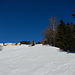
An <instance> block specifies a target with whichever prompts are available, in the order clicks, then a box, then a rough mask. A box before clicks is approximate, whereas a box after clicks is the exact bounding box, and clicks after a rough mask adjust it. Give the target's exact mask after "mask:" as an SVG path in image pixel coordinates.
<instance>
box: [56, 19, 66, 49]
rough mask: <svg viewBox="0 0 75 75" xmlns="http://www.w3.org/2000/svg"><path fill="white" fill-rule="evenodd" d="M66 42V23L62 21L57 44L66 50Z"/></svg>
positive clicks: (58, 29) (58, 30) (59, 26)
mask: <svg viewBox="0 0 75 75" xmlns="http://www.w3.org/2000/svg"><path fill="white" fill-rule="evenodd" d="M64 40H65V23H64V22H63V20H62V19H61V20H60V24H59V25H58V28H57V37H56V44H57V45H58V46H59V47H60V48H62V49H63V48H65V44H64Z"/></svg>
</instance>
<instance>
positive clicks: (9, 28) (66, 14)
mask: <svg viewBox="0 0 75 75" xmlns="http://www.w3.org/2000/svg"><path fill="white" fill-rule="evenodd" d="M73 10H75V0H0V42H16V43H17V42H20V41H32V40H35V41H36V42H38V41H40V40H42V36H41V32H42V31H43V30H44V29H45V28H46V27H47V26H48V23H49V18H50V17H51V16H52V17H54V16H56V17H57V19H58V23H59V21H60V19H63V21H64V22H65V23H67V22H69V23H71V22H72V23H75V19H74V18H73V17H72V16H71V14H73V13H74V12H73Z"/></svg>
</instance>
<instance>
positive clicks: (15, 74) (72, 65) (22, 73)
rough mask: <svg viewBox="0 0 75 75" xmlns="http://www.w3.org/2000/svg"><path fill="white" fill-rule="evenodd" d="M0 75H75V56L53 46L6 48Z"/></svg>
mask: <svg viewBox="0 0 75 75" xmlns="http://www.w3.org/2000/svg"><path fill="white" fill-rule="evenodd" d="M0 75H75V54H72V53H69V54H67V53H66V52H60V51H59V49H58V48H56V47H52V46H48V45H47V46H43V45H36V46H33V47H29V46H27V45H26V46H24V45H23V46H11V45H10V46H9V45H8V46H5V47H3V50H2V51H0Z"/></svg>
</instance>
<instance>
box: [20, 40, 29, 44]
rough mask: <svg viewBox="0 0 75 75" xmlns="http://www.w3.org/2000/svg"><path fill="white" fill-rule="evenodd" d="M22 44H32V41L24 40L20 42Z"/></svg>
mask: <svg viewBox="0 0 75 75" xmlns="http://www.w3.org/2000/svg"><path fill="white" fill-rule="evenodd" d="M20 43H21V44H30V42H29V41H28V42H27V41H22V42H20Z"/></svg>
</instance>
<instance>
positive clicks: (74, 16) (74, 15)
mask: <svg viewBox="0 0 75 75" xmlns="http://www.w3.org/2000/svg"><path fill="white" fill-rule="evenodd" d="M74 12H75V10H74ZM72 16H73V18H75V14H72Z"/></svg>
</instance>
